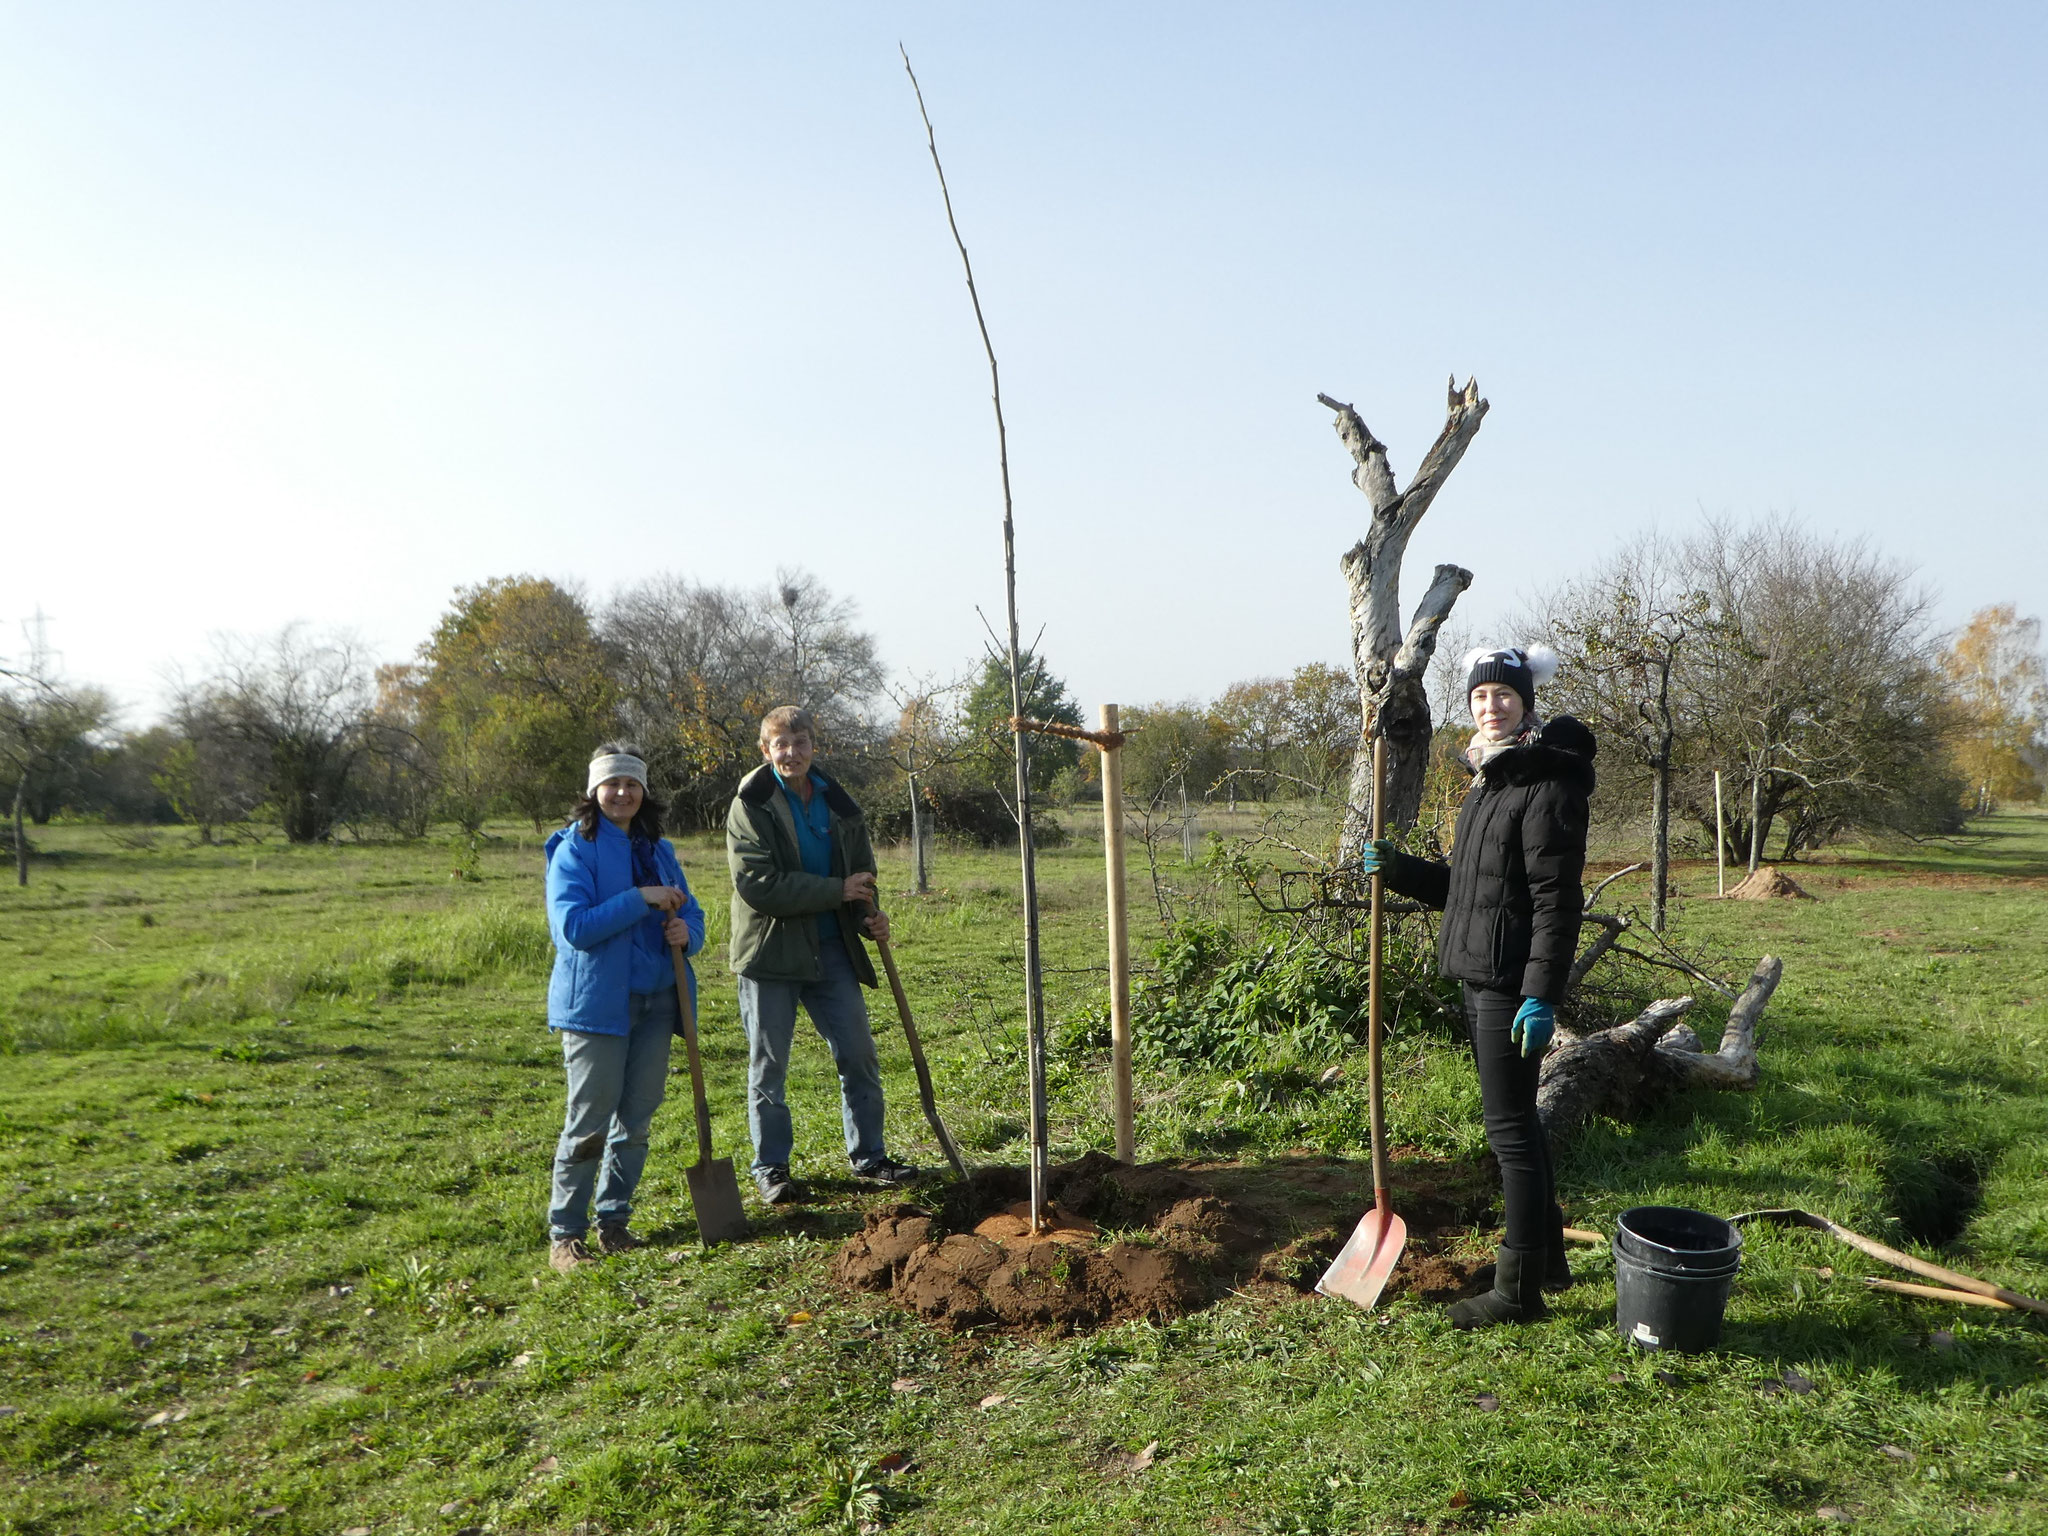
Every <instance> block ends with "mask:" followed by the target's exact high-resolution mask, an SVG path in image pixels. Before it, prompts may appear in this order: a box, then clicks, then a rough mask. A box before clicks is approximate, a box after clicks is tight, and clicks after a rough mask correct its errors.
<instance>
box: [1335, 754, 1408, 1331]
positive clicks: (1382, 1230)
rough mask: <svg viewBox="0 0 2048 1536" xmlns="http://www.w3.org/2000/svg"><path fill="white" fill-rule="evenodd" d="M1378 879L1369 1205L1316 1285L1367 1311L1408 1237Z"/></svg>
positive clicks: (1381, 805)
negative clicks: (1393, 1153) (1383, 1009)
mask: <svg viewBox="0 0 2048 1536" xmlns="http://www.w3.org/2000/svg"><path fill="white" fill-rule="evenodd" d="M1386 800H1387V743H1386V738H1385V737H1384V736H1382V735H1380V734H1379V733H1378V732H1377V731H1375V732H1374V735H1373V743H1372V838H1373V841H1374V842H1378V841H1379V840H1380V839H1381V838H1382V837H1383V836H1385V835H1386V826H1387V819H1386V809H1385V807H1386ZM1381 884H1382V882H1381V879H1380V877H1379V876H1378V875H1377V874H1375V875H1374V876H1373V877H1372V938H1371V941H1370V948H1369V949H1368V950H1367V951H1366V982H1365V988H1366V990H1365V998H1366V1002H1365V1016H1366V1032H1367V1033H1366V1045H1365V1059H1366V1067H1367V1073H1368V1076H1369V1078H1370V1086H1369V1089H1368V1094H1369V1097H1370V1102H1371V1108H1372V1209H1371V1210H1369V1211H1367V1212H1366V1213H1365V1215H1364V1216H1362V1217H1361V1218H1360V1219H1359V1222H1358V1225H1357V1227H1356V1228H1354V1229H1353V1230H1352V1233H1351V1240H1350V1241H1349V1242H1347V1243H1345V1245H1344V1246H1343V1248H1342V1249H1340V1250H1339V1251H1338V1254H1337V1257H1336V1259H1335V1260H1334V1261H1332V1263H1331V1265H1330V1267H1329V1268H1328V1269H1327V1270H1325V1271H1324V1272H1323V1278H1322V1279H1320V1280H1318V1281H1317V1282H1316V1289H1317V1290H1318V1291H1321V1292H1322V1293H1323V1294H1324V1295H1325V1296H1342V1297H1343V1298H1344V1299H1345V1300H1346V1301H1355V1302H1357V1303H1358V1305H1359V1306H1361V1307H1364V1308H1365V1309H1366V1310H1367V1311H1368V1312H1369V1311H1371V1310H1372V1308H1373V1305H1374V1303H1376V1302H1377V1301H1378V1300H1379V1299H1380V1292H1381V1291H1382V1290H1384V1289H1386V1284H1387V1276H1389V1275H1390V1274H1392V1273H1393V1272H1394V1265H1395V1264H1396V1263H1397V1262H1398V1261H1399V1259H1400V1257H1401V1250H1402V1248H1403V1247H1405V1246H1406V1245H1407V1242H1408V1224H1407V1223H1406V1222H1404V1221H1402V1220H1401V1218H1400V1217H1398V1216H1396V1215H1395V1214H1394V1204H1393V1197H1392V1195H1391V1194H1390V1193H1389V1191H1388V1188H1387V1105H1386V1087H1385V1083H1384V1082H1383V1080H1382V1077H1381V1072H1380V941H1381V939H1382V937H1383V936H1384V934H1385V930H1386V915H1385V913H1384V911H1383V910H1382V908H1381V904H1380V887H1381Z"/></svg>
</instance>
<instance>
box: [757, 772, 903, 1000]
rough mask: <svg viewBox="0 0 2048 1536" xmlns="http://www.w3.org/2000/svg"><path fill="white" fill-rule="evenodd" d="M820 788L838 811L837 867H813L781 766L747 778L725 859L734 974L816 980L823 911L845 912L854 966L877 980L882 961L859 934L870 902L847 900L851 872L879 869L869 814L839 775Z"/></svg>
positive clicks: (867, 981) (842, 930) (867, 982)
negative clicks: (819, 871) (817, 871)
mask: <svg viewBox="0 0 2048 1536" xmlns="http://www.w3.org/2000/svg"><path fill="white" fill-rule="evenodd" d="M811 772H812V773H813V774H814V775H815V776H816V777H818V778H820V779H824V780H825V787H824V789H823V790H822V791H820V793H822V794H823V795H824V796H825V806H826V808H827V810H828V811H830V813H831V833H832V873H831V874H829V875H813V874H808V873H806V872H805V870H804V864H803V858H802V856H801V855H800V854H799V853H798V851H797V843H796V820H795V818H794V817H793V816H791V814H790V810H789V801H788V800H787V799H786V798H785V797H784V795H783V793H782V785H781V783H780V781H778V780H777V779H776V777H775V770H774V769H773V768H771V767H770V766H769V765H768V764H766V763H763V764H762V765H761V766H760V767H758V768H756V769H755V770H754V771H753V772H752V773H750V774H748V775H747V776H746V777H745V778H744V779H741V780H740V787H739V793H738V794H736V795H734V796H733V797H732V808H731V809H730V810H729V811H727V812H726V813H725V862H726V864H727V866H728V867H729V868H730V869H731V870H732V891H733V903H732V948H731V964H732V969H733V974H734V975H737V976H747V977H751V978H752V979H753V980H755V981H816V980H817V979H818V977H819V975H820V971H819V968H818V945H819V942H820V941H819V937H818V922H817V919H818V917H819V916H820V915H821V914H823V913H826V912H837V913H838V914H839V937H840V940H841V942H843V943H844V944H845V945H846V955H847V958H848V959H849V960H850V961H852V962H853V974H854V975H855V976H857V977H858V978H859V979H860V983H861V985H862V986H864V987H872V986H873V985H875V967H874V963H873V962H872V961H870V960H869V959H868V948H867V945H866V944H864V943H863V942H862V941H861V939H860V938H859V937H858V935H859V934H860V932H861V926H860V925H861V920H862V919H863V918H865V917H866V916H867V912H866V909H865V908H863V907H860V906H857V905H854V904H851V903H848V902H843V901H841V900H840V896H841V893H842V891H843V889H844V887H845V882H846V878H847V876H849V875H856V874H860V873H861V872H863V871H866V872H867V873H869V874H873V873H875V872H876V870H875V848H874V844H873V843H871V842H870V841H869V840H868V824H867V818H866V817H864V816H862V815H861V812H860V807H859V806H857V805H855V804H854V803H853V797H852V796H851V795H849V794H847V792H846V791H845V790H843V789H841V788H840V787H839V785H838V784H837V783H836V782H835V781H834V780H832V779H829V778H826V777H825V775H824V774H823V773H820V772H819V771H818V770H817V769H815V768H813V769H812V770H811Z"/></svg>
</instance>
